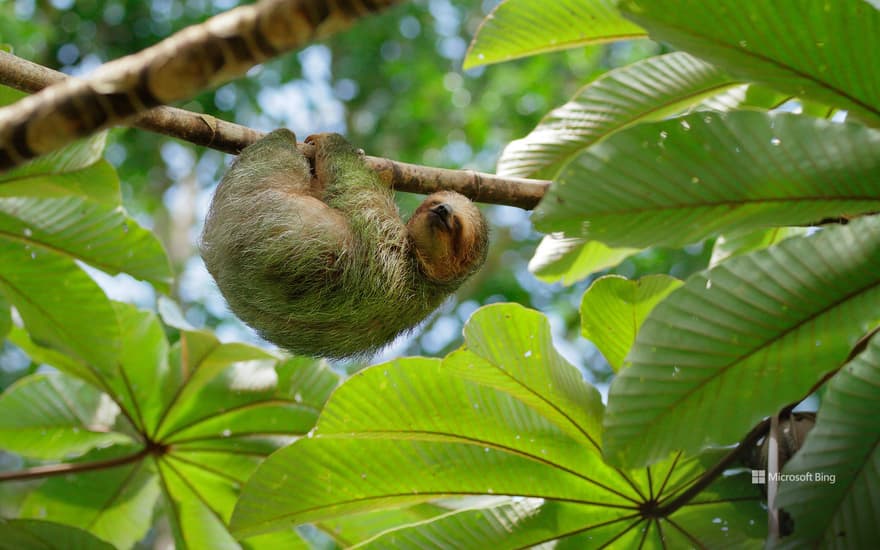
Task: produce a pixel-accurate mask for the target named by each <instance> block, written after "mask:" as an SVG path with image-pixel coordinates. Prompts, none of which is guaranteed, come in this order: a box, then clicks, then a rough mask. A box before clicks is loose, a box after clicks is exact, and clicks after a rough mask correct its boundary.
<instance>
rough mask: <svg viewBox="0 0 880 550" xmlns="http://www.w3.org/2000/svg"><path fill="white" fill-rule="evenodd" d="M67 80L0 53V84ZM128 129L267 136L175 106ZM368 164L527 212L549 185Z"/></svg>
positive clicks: (222, 139) (221, 143)
mask: <svg viewBox="0 0 880 550" xmlns="http://www.w3.org/2000/svg"><path fill="white" fill-rule="evenodd" d="M66 78H67V76H66V75H64V74H63V73H60V72H58V71H53V70H52V69H48V68H46V67H43V66H42V65H38V64H36V63H32V62H30V61H27V60H24V59H21V58H19V57H16V56H14V55H12V54H8V53H6V52H2V51H0V84H5V85H7V86H10V87H12V88H16V89H18V90H21V91H24V92H28V93H36V92H39V91H40V90H42V89H43V88H46V87H47V86H50V85H53V84H57V83H59V82H62V81H64V80H65V79H66ZM128 124H129V125H132V126H135V127H137V128H141V129H143V130H148V131H150V132H156V133H159V134H164V135H167V136H171V137H174V138H177V139H181V140H184V141H188V142H190V143H194V144H196V145H200V146H202V147H210V148H212V149H216V150H218V151H223V152H224V153H230V154H233V155H236V154H238V153H239V152H240V151H241V150H242V149H243V148H245V147H246V146H248V145H250V144H251V143H253V142H254V141H256V140H257V139H259V138H260V137H262V136H263V133H262V132H258V131H256V130H253V129H251V128H248V127H247V126H241V125H239V124H234V123H231V122H226V121H224V120H220V119H218V118H215V117H212V116H210V115H203V114H199V113H193V112H191V111H186V110H184V109H178V108H176V107H155V108H153V109H150V110H149V111H146V112H144V113H141V114H140V115H137V116H136V117H134V118H133V119H131V120H130V121H129V122H128ZM297 147H299V148H300V150H301V151H302V152H303V153H304V154H305V155H306V156H307V157H310V158H311V157H312V156H313V149H312V147H311V146H310V145H308V144H305V143H299V144H297ZM367 163H368V164H369V165H370V166H371V167H372V168H373V169H374V170H376V171H377V172H378V173H379V176H380V177H381V178H382V180H383V181H384V182H385V183H387V184H388V185H390V186H391V187H393V188H394V189H397V190H398V191H406V192H410V193H420V194H423V195H427V194H430V193H433V192H434V191H438V190H441V189H446V190H453V191H457V192H459V193H461V194H462V195H465V196H467V197H469V198H470V199H471V200H474V201H477V202H484V203H490V204H505V205H508V206H516V207H519V208H524V209H526V210H531V209H533V208H534V207H535V205H537V204H538V201H540V200H541V197H543V196H544V192H545V191H546V189H547V186H548V185H550V182H549V181H546V180H530V179H525V178H502V177H498V176H495V175H492V174H484V173H480V172H474V171H470V170H446V169H443V168H431V167H427V166H418V165H414V164H406V163H402V162H396V161H393V160H389V159H385V158H380V157H369V156H368V157H367Z"/></svg>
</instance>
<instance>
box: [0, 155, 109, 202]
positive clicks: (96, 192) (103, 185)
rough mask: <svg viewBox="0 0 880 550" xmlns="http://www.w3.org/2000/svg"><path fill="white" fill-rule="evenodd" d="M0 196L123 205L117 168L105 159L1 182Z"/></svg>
mask: <svg viewBox="0 0 880 550" xmlns="http://www.w3.org/2000/svg"><path fill="white" fill-rule="evenodd" d="M41 158H42V157H41ZM0 197H4V198H5V197H33V198H42V199H59V198H67V197H80V198H85V199H89V200H91V201H93V202H96V203H99V204H103V205H105V206H110V207H115V206H120V205H121V204H122V194H121V192H120V189H119V177H118V176H117V174H116V169H115V168H113V166H112V165H111V164H110V163H109V162H107V161H105V160H99V161H98V162H96V163H95V164H90V165H89V166H86V167H85V168H81V169H79V170H75V171H73V172H64V173H60V174H36V175H33V176H28V177H23V178H21V179H17V180H15V181H11V182H6V183H4V184H3V185H0Z"/></svg>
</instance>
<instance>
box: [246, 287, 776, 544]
mask: <svg viewBox="0 0 880 550" xmlns="http://www.w3.org/2000/svg"><path fill="white" fill-rule="evenodd" d="M465 340H466V348H465V349H461V350H459V351H456V352H454V353H452V354H450V355H449V356H447V357H446V358H445V359H444V360H443V361H439V360H431V359H426V358H413V359H406V360H399V361H395V362H392V363H388V364H384V365H377V366H374V367H371V368H368V369H366V370H364V371H361V372H359V373H358V374H356V375H354V376H353V377H351V378H350V379H349V380H348V381H347V382H346V383H345V384H344V385H342V386H341V387H340V388H339V389H338V390H337V391H336V392H335V393H334V394H333V396H332V397H331V399H330V401H329V402H328V404H327V406H326V407H325V409H324V412H323V413H322V416H321V418H320V420H319V422H318V426H317V428H316V429H315V431H314V432H313V433H312V434H310V436H309V437H308V438H305V439H300V440H298V441H296V442H295V443H294V444H293V445H291V446H289V447H286V448H284V449H282V450H280V451H278V452H276V453H275V454H273V455H272V456H270V457H269V458H268V459H267V460H266V461H265V462H264V463H263V464H262V465H261V466H260V468H259V469H258V470H257V471H256V472H255V473H254V475H253V476H252V477H251V478H250V479H249V480H248V483H247V485H246V486H245V488H244V489H243V492H242V496H241V498H240V500H239V502H238V503H237V505H236V509H235V511H234V513H233V516H232V520H231V528H232V529H233V531H234V532H235V533H236V534H238V535H241V536H247V535H253V534H258V533H262V532H269V531H272V530H275V529H281V528H289V526H290V525H291V524H298V523H303V522H309V521H322V522H323V523H321V524H320V525H322V526H325V527H327V528H329V529H330V531H331V532H332V533H337V532H338V534H339V537H340V539H339V540H341V541H342V542H343V543H344V544H361V543H367V544H369V545H370V546H375V547H389V546H393V547H395V548H397V547H402V548H407V547H422V546H423V545H425V544H426V541H434V544H437V542H436V541H445V544H441V545H443V546H450V547H455V548H485V547H486V545H487V544H490V545H495V544H497V545H499V546H501V547H522V546H530V545H534V544H540V543H542V542H547V541H549V540H552V539H555V538H562V537H567V536H570V535H573V534H576V533H589V534H590V535H596V536H597V537H601V539H600V538H597V540H604V541H605V542H611V541H613V540H614V539H615V538H617V537H619V536H621V534H622V533H625V532H627V531H628V530H630V529H631V528H632V527H633V526H638V525H639V524H640V523H641V522H642V520H643V518H641V516H640V513H639V509H640V507H641V506H642V505H641V504H640V502H641V501H642V500H643V499H645V498H656V499H658V501H660V500H661V496H663V495H666V494H670V495H672V494H677V493H678V492H679V491H682V490H683V489H684V488H685V487H687V486H688V484H690V483H693V481H694V480H695V479H697V478H698V477H699V475H700V473H701V472H704V471H705V468H704V467H703V466H702V465H701V464H700V463H698V462H697V461H696V460H694V459H690V460H680V457H671V458H670V459H669V460H667V461H666V462H664V463H662V464H659V465H657V466H655V467H654V468H652V469H651V470H650V471H648V470H643V471H638V472H623V471H620V470H615V469H613V468H610V467H609V466H608V465H607V464H606V463H605V462H604V461H603V459H602V456H601V453H600V452H599V440H598V437H599V436H600V433H601V431H600V426H599V421H600V419H601V415H602V405H601V401H600V399H599V396H598V392H596V390H595V389H594V388H592V387H590V386H589V385H587V384H586V383H584V381H583V379H582V377H581V375H580V373H579V372H578V371H577V370H576V369H574V368H573V367H571V365H569V364H567V363H566V362H565V361H564V360H563V359H562V358H561V357H560V356H559V355H558V354H557V353H556V351H555V350H554V349H553V347H552V341H551V337H550V328H549V323H547V321H546V319H544V318H543V317H542V316H541V315H540V314H538V313H537V312H534V311H529V310H526V309H525V308H522V307H521V306H516V305H510V304H498V305H493V306H488V307H485V308H482V309H480V310H478V311H477V312H476V313H475V314H474V315H473V316H472V318H471V320H470V321H469V322H468V324H467V326H466V327H465ZM652 480H653V481H652ZM657 480H662V481H657ZM749 489H751V487H749ZM463 495H473V496H496V497H497V496H498V495H507V496H524V497H534V498H528V499H525V500H523V499H517V500H516V501H509V500H505V501H504V502H503V503H499V502H497V501H494V502H491V503H479V501H473V502H471V501H469V500H468V501H465V503H462V502H461V501H455V502H456V504H455V505H454V506H450V511H449V512H448V513H444V514H441V513H438V511H437V510H436V509H435V508H434V507H430V508H425V507H421V506H412V505H415V504H417V503H424V502H425V501H428V500H434V499H437V498H441V497H453V496H463ZM647 495H651V496H650V497H648V496H647ZM714 498H720V499H721V501H725V499H727V498H737V499H738V498H741V495H739V494H737V495H736V496H735V497H729V496H728V495H727V494H725V495H723V496H720V497H719V496H716V497H714ZM541 499H543V502H542V501H541ZM754 500H755V501H757V495H755V497H754ZM448 502H450V503H451V502H452V501H448ZM469 502H471V504H470V505H468V504H467V503H469ZM435 506H442V504H441V503H436V504H435ZM701 506H704V507H705V506H706V504H705V503H701ZM392 507H393V508H395V511H393V512H388V513H387V515H385V514H380V513H379V512H378V511H379V510H384V509H389V508H392ZM401 507H406V508H404V510H406V511H405V512H404V511H402V510H401ZM753 508H754V513H755V514H758V516H757V517H759V515H760V514H761V510H760V507H759V506H757V505H755V506H754V507H753ZM707 509H709V512H710V513H714V512H715V511H716V510H713V509H711V507H707ZM364 513H366V514H367V515H366V516H364V515H361V514H364ZM351 514H358V515H355V516H351V517H345V518H344V519H337V518H340V517H341V516H350V515H351ZM373 514H377V515H376V516H373ZM370 517H373V518H374V519H376V521H378V522H380V523H379V525H375V524H370V525H369V526H368V527H367V526H365V525H364V523H363V522H365V521H367V519H366V518H370ZM755 517H756V516H755V515H752V516H751V518H750V519H751V520H752V521H754V519H755ZM394 519H396V520H397V521H398V522H399V524H398V525H397V526H389V525H388V524H387V523H383V522H385V521H392V520H394ZM711 519H712V518H711V517H709V516H706V515H701V514H699V513H697V514H695V515H694V516H693V521H696V522H699V523H711ZM651 521H653V520H651ZM346 526H349V527H350V528H349V529H346ZM681 528H682V529H683V530H684V531H686V532H687V531H688V530H689V529H690V528H691V526H690V525H687V524H684V525H682V526H681ZM337 529H338V531H337ZM656 542H657V543H658V544H659V538H657V539H656Z"/></svg>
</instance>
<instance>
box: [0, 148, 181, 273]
mask: <svg viewBox="0 0 880 550" xmlns="http://www.w3.org/2000/svg"><path fill="white" fill-rule="evenodd" d="M45 178H46V177H38V178H33V179H29V180H26V181H22V182H20V183H21V184H22V185H25V186H26V187H27V188H28V189H30V190H32V191H29V192H27V194H23V195H18V196H5V195H0V240H5V239H9V240H11V241H13V242H16V243H23V244H24V245H25V246H28V247H30V248H32V249H34V250H46V251H49V252H52V253H54V254H58V255H63V256H66V257H69V258H72V259H76V260H82V261H84V262H86V263H88V264H90V265H93V266H95V267H97V268H99V269H101V270H103V271H106V272H107V273H111V274H116V273H120V272H126V273H129V274H131V275H133V276H134V277H138V278H140V279H144V280H147V281H150V282H152V283H153V284H154V285H158V286H159V287H160V289H164V288H167V286H168V283H169V282H170V279H171V268H170V266H169V262H168V259H167V257H166V255H165V251H164V249H163V248H162V245H161V243H160V242H159V240H158V239H157V238H156V236H155V235H154V234H153V233H151V232H149V231H147V230H146V229H144V228H142V227H141V226H140V225H138V224H137V223H136V222H135V221H134V220H133V219H131V218H129V217H128V216H126V215H125V213H124V212H123V211H122V209H121V208H120V207H119V206H118V205H113V204H106V203H104V202H99V201H96V200H93V199H92V198H91V197H89V196H87V195H83V194H80V193H78V192H76V190H70V192H68V193H66V194H64V193H63V192H61V191H59V190H58V189H57V187H60V186H62V185H65V184H67V183H70V182H69V181H68V180H76V181H82V182H89V183H88V184H85V183H84V184H83V185H84V186H85V185H88V186H90V187H92V188H97V187H100V186H101V185H102V184H101V183H100V180H102V179H108V180H109V181H108V182H107V183H106V184H103V186H104V187H113V188H116V189H118V185H119V184H118V182H117V180H116V174H115V172H113V171H112V170H107V169H106V167H105V165H104V164H96V165H94V166H92V167H90V168H86V169H84V170H81V171H79V172H75V173H73V174H66V175H65V176H51V177H49V178H48V180H46V179H45ZM53 185H54V186H55V187H56V189H53V188H52V187H51V186H53ZM0 190H2V186H0ZM117 193H118V191H117Z"/></svg>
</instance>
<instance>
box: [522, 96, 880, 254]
mask: <svg viewBox="0 0 880 550" xmlns="http://www.w3.org/2000/svg"><path fill="white" fill-rule="evenodd" d="M878 209H880V132H878V131H875V130H871V129H868V128H865V127H863V126H858V125H855V124H838V123H834V122H829V121H827V120H823V119H815V118H811V117H806V116H802V115H801V116H799V115H792V114H788V113H776V114H774V113H759V112H746V111H743V112H733V113H694V114H691V115H688V116H685V117H682V118H678V119H673V120H668V121H664V122H659V123H649V124H642V125H639V126H635V127H632V128H628V129H626V130H623V131H621V132H618V133H616V134H614V135H613V136H611V137H610V138H608V139H607V140H605V141H603V142H601V143H599V144H597V145H595V146H593V147H591V148H590V149H589V150H587V151H585V152H583V153H582V154H581V155H580V156H578V157H577V158H576V159H575V160H574V161H572V162H571V163H570V164H569V165H568V166H567V167H566V168H565V169H564V170H563V171H562V173H560V175H559V176H558V178H557V180H556V181H555V182H554V184H553V185H552V186H551V187H550V189H549V190H548V192H547V195H546V196H545V197H544V199H543V200H542V201H541V203H540V204H539V205H538V207H537V209H536V210H535V215H534V220H535V224H536V226H537V227H538V229H540V230H542V231H545V232H552V231H563V232H565V233H566V234H567V235H569V236H582V237H587V238H592V239H597V240H600V241H602V242H604V243H606V244H608V245H611V246H637V247H645V246H650V245H658V244H661V245H662V244H666V245H676V246H677V245H683V244H687V243H691V242H694V241H699V240H701V239H703V238H705V237H708V236H711V235H714V234H716V233H719V232H732V231H735V230H747V229H757V228H761V227H767V226H785V225H799V224H809V223H814V222H818V221H820V220H822V219H824V218H829V217H834V218H837V217H839V216H841V215H848V214H857V213H860V212H870V211H876V210H878Z"/></svg>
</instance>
